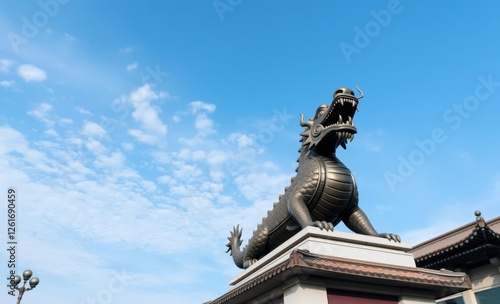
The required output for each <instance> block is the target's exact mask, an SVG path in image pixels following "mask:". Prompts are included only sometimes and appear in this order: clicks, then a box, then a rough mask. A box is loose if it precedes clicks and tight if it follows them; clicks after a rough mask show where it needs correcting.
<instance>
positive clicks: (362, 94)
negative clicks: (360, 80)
mask: <svg viewBox="0 0 500 304" xmlns="http://www.w3.org/2000/svg"><path fill="white" fill-rule="evenodd" d="M356 89H357V90H358V92H359V93H360V94H361V95H360V96H359V97H358V99H361V98H363V97H364V96H365V94H364V93H363V91H361V89H360V88H359V87H358V86H356Z"/></svg>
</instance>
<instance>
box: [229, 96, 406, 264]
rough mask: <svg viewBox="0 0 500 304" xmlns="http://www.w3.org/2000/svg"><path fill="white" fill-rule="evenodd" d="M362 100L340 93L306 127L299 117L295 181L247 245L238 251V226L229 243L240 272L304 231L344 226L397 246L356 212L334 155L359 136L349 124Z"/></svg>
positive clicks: (349, 183) (352, 189)
mask: <svg viewBox="0 0 500 304" xmlns="http://www.w3.org/2000/svg"><path fill="white" fill-rule="evenodd" d="M358 90H359V89H358ZM359 91H360V90H359ZM360 92H361V91H360ZM361 94H362V92H361ZM362 97H363V95H361V96H360V97H356V96H355V95H354V92H353V91H352V90H350V89H347V88H340V89H338V90H336V91H335V93H334V95H333V101H332V103H331V104H330V105H321V106H319V107H318V109H317V110H316V115H315V116H314V118H311V119H309V120H308V121H304V118H303V116H302V115H301V119H300V124H301V126H302V127H304V128H305V130H304V131H303V132H302V133H301V134H300V135H301V139H300V141H301V142H302V146H301V148H300V150H299V152H300V156H299V159H298V160H297V161H298V163H299V165H298V167H297V169H296V171H297V175H296V176H295V177H294V178H293V179H292V183H291V185H290V186H289V187H287V188H286V191H285V193H284V194H283V195H281V196H280V199H279V202H278V203H275V204H274V208H273V209H272V210H270V211H269V212H268V215H267V217H265V218H263V220H262V223H261V224H260V225H258V226H257V229H256V230H255V231H254V233H253V236H252V237H251V238H250V240H249V241H248V245H246V246H245V247H244V248H243V249H240V245H241V243H242V241H241V232H242V230H240V229H239V226H237V227H234V229H233V231H231V235H230V237H229V238H228V239H229V243H228V244H227V246H228V247H229V248H228V251H230V252H231V255H232V256H233V260H234V262H235V264H236V265H237V266H238V267H240V268H248V267H249V266H250V265H252V264H253V263H255V262H256V261H257V260H258V259H260V258H261V257H263V256H264V255H266V254H267V253H269V252H271V251H272V250H273V249H275V248H276V247H278V246H279V245H281V244H282V243H283V242H285V241H286V240H288V239H289V238H290V237H292V236H293V235H294V234H296V233H297V232H298V231H300V230H301V229H302V228H304V227H307V226H317V227H319V228H320V229H325V230H330V231H333V227H334V226H335V225H337V224H338V223H339V222H340V221H343V222H344V223H345V225H346V226H347V227H348V228H349V229H351V230H352V231H354V232H356V233H360V234H365V235H371V236H379V237H385V238H388V239H390V240H393V241H396V242H400V241H401V239H400V238H399V236H397V235H395V234H392V233H380V234H379V233H377V231H376V230H375V229H374V228H373V226H372V224H371V223H370V221H369V219H368V217H367V216H366V215H365V213H364V212H363V211H362V210H361V209H360V208H359V206H358V189H357V186H356V181H355V180H354V176H353V175H352V173H351V171H350V170H349V169H348V168H347V167H346V166H345V165H344V164H343V163H342V162H341V161H340V160H339V159H338V158H337V157H336V155H335V152H336V149H337V148H338V147H339V146H342V147H343V148H344V149H345V148H346V144H347V141H348V140H352V139H353V137H354V134H355V133H356V132H357V131H356V127H355V125H354V123H353V122H352V119H353V117H354V114H355V113H356V110H357V108H358V103H359V99H361V98H362Z"/></svg>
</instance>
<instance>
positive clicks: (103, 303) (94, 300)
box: [82, 270, 130, 304]
mask: <svg viewBox="0 0 500 304" xmlns="http://www.w3.org/2000/svg"><path fill="white" fill-rule="evenodd" d="M129 281H130V278H129V277H127V275H126V274H125V272H124V271H123V270H122V273H115V274H114V275H113V277H112V278H111V279H110V280H109V281H108V284H107V285H106V287H104V288H102V289H101V290H99V291H98V292H97V293H96V295H95V296H93V297H89V298H87V299H86V300H85V302H82V304H110V303H112V302H113V300H114V298H115V296H116V295H117V294H119V293H121V292H122V291H124V290H125V287H127V286H128V284H129Z"/></svg>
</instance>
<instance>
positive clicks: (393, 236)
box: [377, 233, 401, 243]
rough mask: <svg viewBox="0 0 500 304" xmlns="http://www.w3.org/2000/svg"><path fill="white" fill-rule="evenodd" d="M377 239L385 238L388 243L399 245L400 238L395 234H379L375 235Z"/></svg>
mask: <svg viewBox="0 0 500 304" xmlns="http://www.w3.org/2000/svg"><path fill="white" fill-rule="evenodd" d="M377 236H378V237H381V238H386V239H388V240H389V241H394V242H396V243H401V237H400V236H399V235H397V234H394V233H379V234H377Z"/></svg>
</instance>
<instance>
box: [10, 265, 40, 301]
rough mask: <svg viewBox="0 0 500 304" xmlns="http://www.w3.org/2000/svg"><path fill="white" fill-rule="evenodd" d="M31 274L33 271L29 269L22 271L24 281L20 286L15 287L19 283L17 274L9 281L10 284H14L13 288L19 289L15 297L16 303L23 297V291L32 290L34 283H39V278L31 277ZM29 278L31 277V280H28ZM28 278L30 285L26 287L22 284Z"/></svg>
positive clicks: (19, 278)
mask: <svg viewBox="0 0 500 304" xmlns="http://www.w3.org/2000/svg"><path fill="white" fill-rule="evenodd" d="M32 275H33V272H32V271H31V270H25V271H24V272H23V279H24V283H23V286H22V287H17V285H19V283H21V277H20V276H18V275H16V276H14V280H12V281H11V284H12V285H13V286H14V288H15V289H17V290H19V296H18V297H17V303H16V304H19V303H21V299H22V298H23V294H24V292H25V291H28V290H32V289H33V288H35V287H36V285H38V283H40V279H38V278H37V277H33V278H31V276H32ZM30 278H31V280H30ZM28 280H29V283H30V287H29V288H26V287H24V286H25V285H26V282H28Z"/></svg>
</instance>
